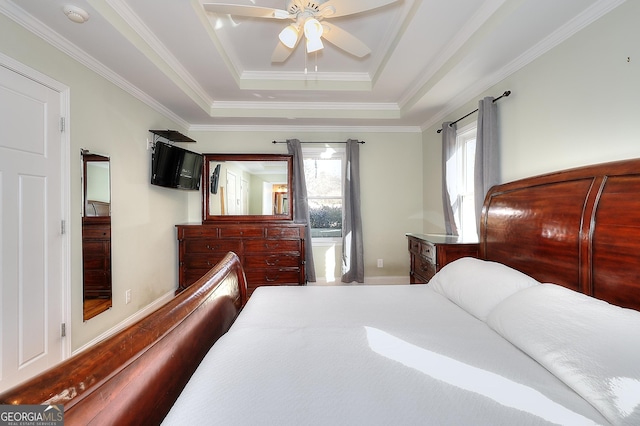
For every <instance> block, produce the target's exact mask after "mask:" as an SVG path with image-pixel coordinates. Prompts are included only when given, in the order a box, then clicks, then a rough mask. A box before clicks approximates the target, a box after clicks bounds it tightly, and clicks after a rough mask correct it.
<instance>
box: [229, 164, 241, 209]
mask: <svg viewBox="0 0 640 426" xmlns="http://www.w3.org/2000/svg"><path fill="white" fill-rule="evenodd" d="M236 185H237V178H236V175H235V174H234V173H232V172H230V171H228V170H227V214H240V211H239V210H238V204H239V203H238V191H237V188H236Z"/></svg>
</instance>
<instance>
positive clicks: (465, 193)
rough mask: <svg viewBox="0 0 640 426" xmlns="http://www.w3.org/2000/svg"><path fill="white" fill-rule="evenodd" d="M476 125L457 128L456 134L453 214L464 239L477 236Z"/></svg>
mask: <svg viewBox="0 0 640 426" xmlns="http://www.w3.org/2000/svg"><path fill="white" fill-rule="evenodd" d="M476 134H477V125H476V123H473V124H471V125H469V126H465V127H463V128H461V129H458V132H457V134H456V153H455V155H454V158H453V159H454V161H455V162H456V166H455V168H454V169H455V173H456V176H455V182H456V184H455V192H454V193H455V194H456V199H455V200H451V201H452V202H453V206H454V207H453V214H454V217H455V221H456V225H457V227H458V233H459V234H460V236H461V237H463V238H464V239H476V238H477V237H478V231H477V225H476V212H475V201H474V185H473V171H474V165H475V164H474V163H475V154H476Z"/></svg>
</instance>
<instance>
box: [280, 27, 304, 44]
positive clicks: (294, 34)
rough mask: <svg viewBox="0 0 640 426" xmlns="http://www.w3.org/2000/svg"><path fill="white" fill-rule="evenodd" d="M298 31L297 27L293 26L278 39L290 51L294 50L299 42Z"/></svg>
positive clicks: (287, 28)
mask: <svg viewBox="0 0 640 426" xmlns="http://www.w3.org/2000/svg"><path fill="white" fill-rule="evenodd" d="M298 32H299V31H298V29H297V28H296V26H295V25H293V24H291V25H288V26H287V27H285V29H284V30H282V31H281V32H280V35H278V38H279V39H280V41H281V42H282V44H284V45H285V46H287V47H288V48H289V49H293V48H294V47H295V46H296V42H297V41H298Z"/></svg>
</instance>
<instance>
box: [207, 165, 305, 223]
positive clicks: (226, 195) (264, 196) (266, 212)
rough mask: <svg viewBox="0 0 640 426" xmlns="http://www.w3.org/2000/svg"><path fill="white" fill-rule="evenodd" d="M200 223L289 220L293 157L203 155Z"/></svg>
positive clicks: (291, 215)
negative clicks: (201, 221)
mask: <svg viewBox="0 0 640 426" xmlns="http://www.w3.org/2000/svg"><path fill="white" fill-rule="evenodd" d="M202 179H203V182H202V188H203V197H202V201H203V202H202V204H203V214H202V218H203V221H204V222H215V221H272V220H292V219H293V207H292V203H291V201H292V199H293V197H292V195H293V190H292V185H293V158H292V156H290V155H279V154H205V155H204V172H203V174H202Z"/></svg>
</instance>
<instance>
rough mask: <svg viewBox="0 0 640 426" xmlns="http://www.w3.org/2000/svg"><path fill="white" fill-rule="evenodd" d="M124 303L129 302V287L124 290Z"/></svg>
mask: <svg viewBox="0 0 640 426" xmlns="http://www.w3.org/2000/svg"><path fill="white" fill-rule="evenodd" d="M124 303H125V304H127V305H128V304H129V303H131V289H129V290H127V291H125V292H124Z"/></svg>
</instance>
